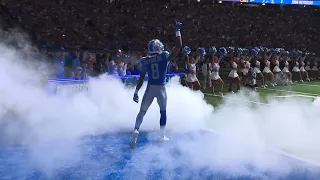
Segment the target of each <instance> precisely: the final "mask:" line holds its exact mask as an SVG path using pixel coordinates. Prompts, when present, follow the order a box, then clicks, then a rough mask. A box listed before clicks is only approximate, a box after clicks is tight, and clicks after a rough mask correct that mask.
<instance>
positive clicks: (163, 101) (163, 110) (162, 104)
mask: <svg viewBox="0 0 320 180" xmlns="http://www.w3.org/2000/svg"><path fill="white" fill-rule="evenodd" d="M157 102H158V105H159V108H160V131H161V134H160V140H168V138H167V137H166V136H165V130H166V125H167V91H166V88H165V86H163V87H162V88H161V89H160V92H159V93H158V95H157Z"/></svg>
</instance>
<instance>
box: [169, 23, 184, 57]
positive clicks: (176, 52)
mask: <svg viewBox="0 0 320 180" xmlns="http://www.w3.org/2000/svg"><path fill="white" fill-rule="evenodd" d="M181 24H182V23H180V22H178V21H176V24H175V26H176V38H175V46H174V47H173V48H172V50H171V52H170V55H169V60H173V59H175V58H176V57H177V56H178V55H179V53H180V49H181V48H182V39H181V33H180V29H181Z"/></svg>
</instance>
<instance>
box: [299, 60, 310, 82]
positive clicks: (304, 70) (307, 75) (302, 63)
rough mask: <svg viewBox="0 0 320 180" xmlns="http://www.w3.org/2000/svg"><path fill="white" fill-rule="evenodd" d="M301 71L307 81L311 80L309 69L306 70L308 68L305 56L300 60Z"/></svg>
mask: <svg viewBox="0 0 320 180" xmlns="http://www.w3.org/2000/svg"><path fill="white" fill-rule="evenodd" d="M300 65H301V66H300V72H301V77H302V78H303V76H304V77H306V80H307V81H310V79H309V73H308V71H306V69H305V67H304V66H305V63H304V58H302V59H301V60H300ZM309 69H310V67H309Z"/></svg>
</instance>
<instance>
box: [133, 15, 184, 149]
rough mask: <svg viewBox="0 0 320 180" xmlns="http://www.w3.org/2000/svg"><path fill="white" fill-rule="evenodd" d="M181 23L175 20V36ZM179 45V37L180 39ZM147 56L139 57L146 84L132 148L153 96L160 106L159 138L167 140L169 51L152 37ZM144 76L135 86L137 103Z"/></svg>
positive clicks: (134, 96)
mask: <svg viewBox="0 0 320 180" xmlns="http://www.w3.org/2000/svg"><path fill="white" fill-rule="evenodd" d="M180 28H181V23H180V22H177V21H176V37H178V38H181V34H180ZM180 47H181V39H180ZM148 54H149V55H148V56H146V57H143V58H141V59H140V69H141V72H142V73H143V74H144V73H147V75H148V85H147V89H146V91H145V93H144V95H143V98H142V102H141V106H140V111H139V114H138V115H137V118H136V124H135V128H134V131H133V133H132V136H131V141H130V147H131V148H134V147H135V145H136V142H137V138H138V135H139V128H140V126H141V124H142V121H143V117H144V116H145V114H146V112H147V110H148V109H149V107H150V105H151V104H152V102H153V100H154V98H157V102H158V105H159V107H160V130H161V135H160V140H168V138H167V137H166V136H165V135H164V134H165V127H166V123H167V112H166V109H167V92H166V88H165V85H166V75H167V70H168V62H169V52H167V51H164V45H163V44H162V43H161V42H160V41H159V40H158V39H153V40H151V41H150V42H149V44H148ZM143 77H144V76H141V77H140V81H139V84H138V85H139V87H137V89H136V91H135V93H134V95H133V100H134V101H135V102H136V103H138V102H139V96H138V91H139V88H140V87H141V86H140V85H142V84H140V83H141V80H142V78H143Z"/></svg>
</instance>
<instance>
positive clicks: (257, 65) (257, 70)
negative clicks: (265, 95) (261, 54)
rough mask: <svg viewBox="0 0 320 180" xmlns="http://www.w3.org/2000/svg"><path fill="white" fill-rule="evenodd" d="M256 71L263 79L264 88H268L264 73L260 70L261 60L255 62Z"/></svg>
mask: <svg viewBox="0 0 320 180" xmlns="http://www.w3.org/2000/svg"><path fill="white" fill-rule="evenodd" d="M253 71H254V73H256V76H260V77H261V79H262V86H261V87H262V88H266V85H265V82H264V76H263V74H262V73H261V71H260V61H259V60H256V62H255V67H254V69H253Z"/></svg>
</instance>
